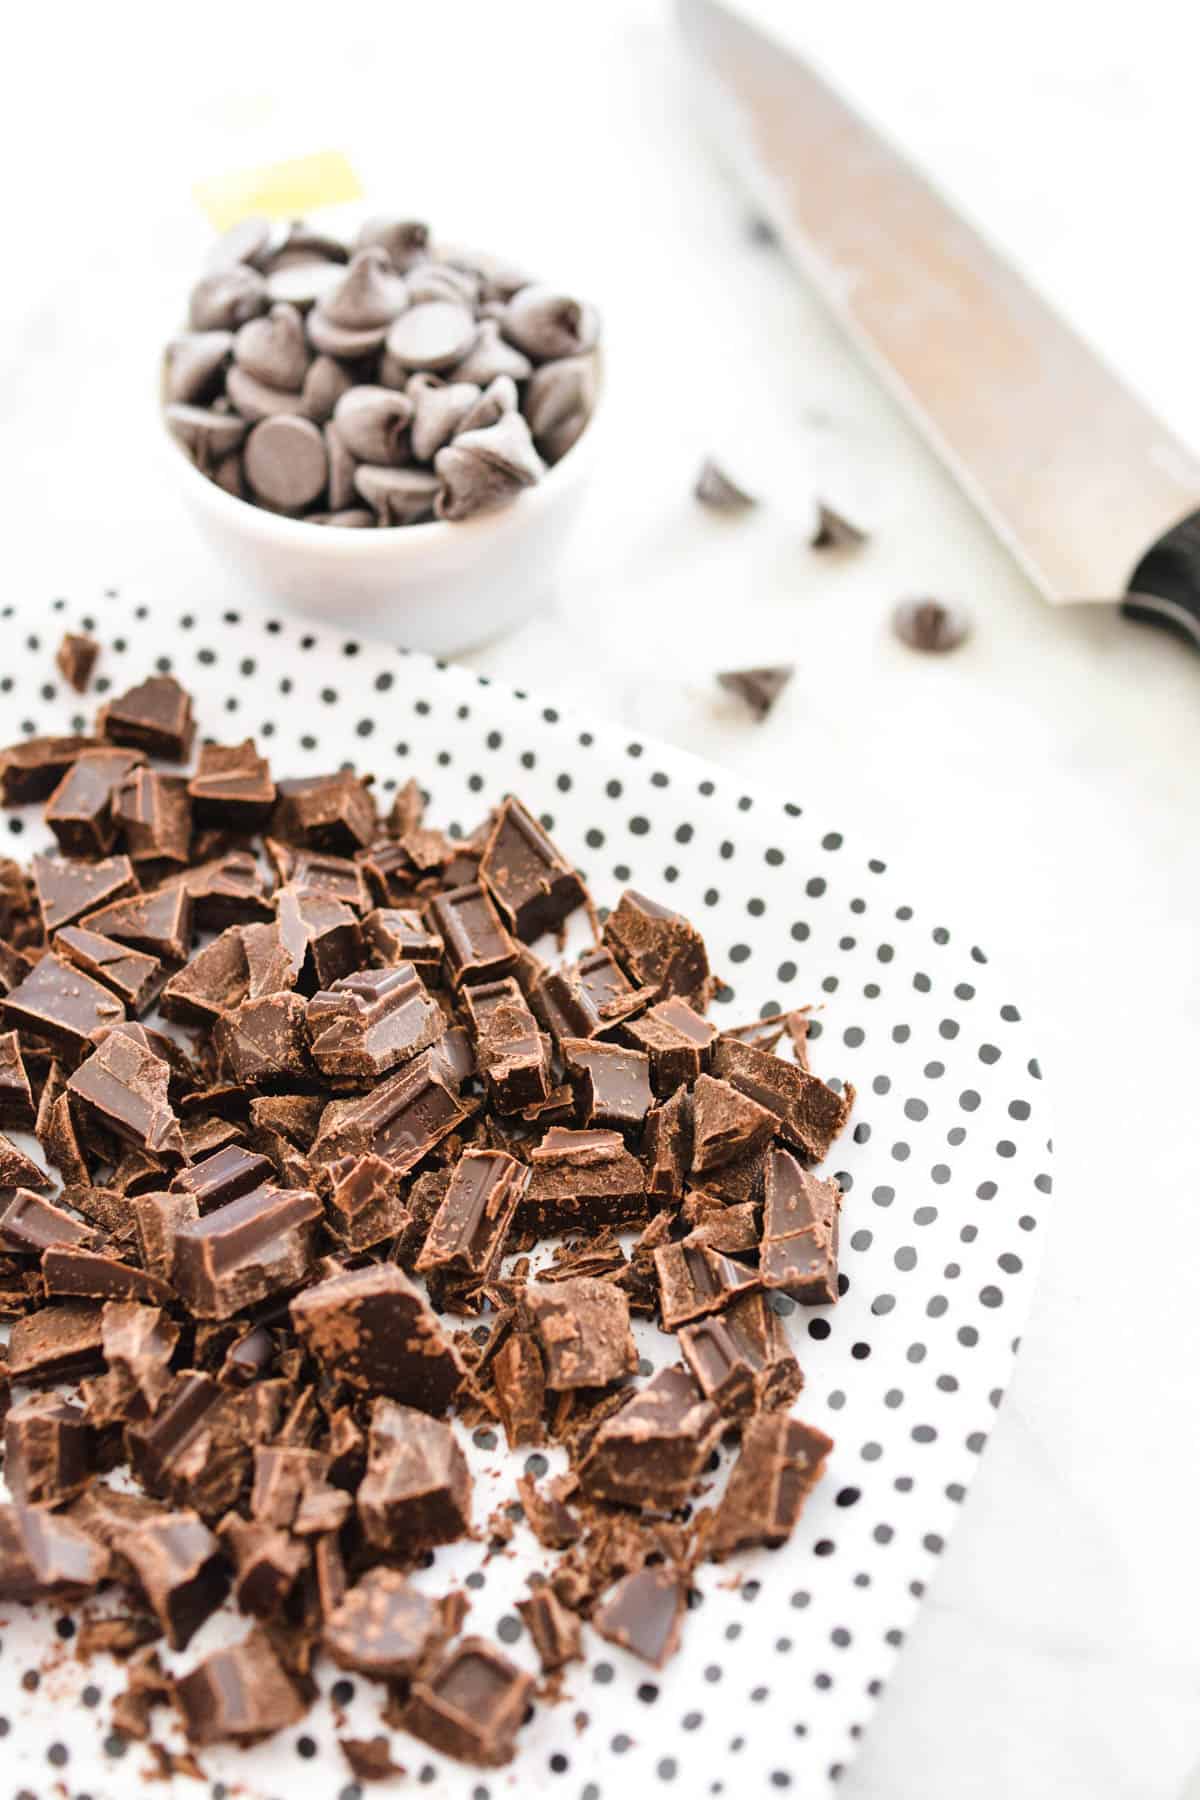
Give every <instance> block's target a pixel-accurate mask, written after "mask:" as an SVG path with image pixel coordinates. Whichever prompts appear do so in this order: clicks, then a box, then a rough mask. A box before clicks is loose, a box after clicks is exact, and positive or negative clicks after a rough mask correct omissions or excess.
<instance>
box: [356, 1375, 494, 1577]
mask: <svg viewBox="0 0 1200 1800" xmlns="http://www.w3.org/2000/svg"><path fill="white" fill-rule="evenodd" d="M358 1515H359V1520H360V1522H361V1524H362V1529H363V1532H364V1534H365V1536H366V1539H367V1542H368V1543H370V1544H373V1545H374V1546H375V1548H376V1549H379V1550H386V1551H387V1552H389V1554H391V1555H393V1556H401V1557H406V1558H408V1557H416V1556H419V1555H420V1553H421V1552H422V1551H424V1550H427V1549H429V1548H430V1547H431V1546H433V1545H434V1544H452V1543H454V1542H455V1540H456V1539H457V1538H460V1537H462V1536H463V1535H464V1533H466V1532H468V1531H469V1530H470V1528H471V1475H470V1471H469V1469H468V1468H467V1460H466V1457H465V1456H464V1455H463V1452H462V1447H461V1446H460V1444H459V1443H458V1440H457V1438H456V1437H455V1435H454V1432H453V1430H452V1429H451V1427H450V1426H449V1425H445V1424H443V1423H442V1422H441V1420H439V1419H431V1418H430V1417H429V1415H428V1414H427V1413H425V1412H420V1411H418V1410H417V1409H416V1408H414V1407H412V1406H399V1405H397V1403H396V1402H395V1401H394V1400H376V1402H375V1404H374V1406H373V1407H372V1409H371V1435H370V1440H369V1447H368V1452H367V1472H366V1475H365V1476H364V1477H363V1480H362V1482H361V1484H360V1486H359V1490H358Z"/></svg>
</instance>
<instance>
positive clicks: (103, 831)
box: [45, 750, 140, 857]
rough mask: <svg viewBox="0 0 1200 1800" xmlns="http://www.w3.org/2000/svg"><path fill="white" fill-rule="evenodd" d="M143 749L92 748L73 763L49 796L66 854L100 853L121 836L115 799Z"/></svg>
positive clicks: (51, 818) (49, 820)
mask: <svg viewBox="0 0 1200 1800" xmlns="http://www.w3.org/2000/svg"><path fill="white" fill-rule="evenodd" d="M139 760H140V757H139V753H138V752H137V751H131V750H88V751H85V753H84V754H83V755H82V756H81V757H80V758H79V760H78V761H77V762H74V763H72V764H71V767H70V768H69V769H68V770H67V772H66V774H65V775H64V776H63V778H62V780H61V781H60V782H59V784H58V786H57V787H56V788H55V790H54V792H53V793H52V794H51V796H50V798H49V800H47V802H46V812H45V820H46V824H47V825H48V826H49V827H50V829H51V831H52V832H53V833H54V835H55V837H56V838H57V839H58V847H59V849H60V850H61V851H62V853H63V855H64V856H84V857H100V856H105V855H106V854H107V853H108V851H110V850H111V849H112V847H113V845H114V844H115V843H116V840H117V822H116V820H115V818H114V816H113V801H114V798H115V796H116V793H117V790H118V788H119V787H120V786H121V783H122V782H123V781H124V780H125V778H126V777H127V775H128V774H129V772H130V770H131V769H132V768H133V766H134V764H135V763H137V762H138V761H139Z"/></svg>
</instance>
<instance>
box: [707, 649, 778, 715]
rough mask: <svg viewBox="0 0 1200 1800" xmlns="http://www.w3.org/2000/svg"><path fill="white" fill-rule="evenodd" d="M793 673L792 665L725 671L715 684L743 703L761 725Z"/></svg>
mask: <svg viewBox="0 0 1200 1800" xmlns="http://www.w3.org/2000/svg"><path fill="white" fill-rule="evenodd" d="M795 673H796V669H795V664H794V663H780V664H779V665H778V666H777V667H776V668H771V669H725V670H724V671H723V672H722V673H721V674H720V675H718V676H717V682H718V685H719V686H721V687H723V688H724V689H725V691H726V692H727V693H729V694H736V695H737V697H738V699H739V700H742V701H744V702H745V704H746V705H747V706H748V707H749V709H750V711H751V712H752V713H753V714H754V717H755V718H756V719H757V720H758V721H759V723H760V724H761V723H762V721H763V720H764V719H765V718H766V716H767V714H768V713H769V712H770V710H771V708H772V707H773V706H774V704H775V702H776V701H777V700H778V698H779V696H780V694H782V692H783V690H784V688H785V687H786V686H787V684H788V682H789V681H790V680H791V679H792V676H793V675H794V674H795Z"/></svg>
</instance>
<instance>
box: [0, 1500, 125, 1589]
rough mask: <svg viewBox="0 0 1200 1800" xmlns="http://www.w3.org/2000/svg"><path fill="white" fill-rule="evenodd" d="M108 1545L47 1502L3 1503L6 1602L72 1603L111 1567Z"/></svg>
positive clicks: (1, 1582) (0, 1531) (0, 1544)
mask: <svg viewBox="0 0 1200 1800" xmlns="http://www.w3.org/2000/svg"><path fill="white" fill-rule="evenodd" d="M110 1568H111V1563H110V1559H109V1555H108V1552H107V1551H106V1550H105V1549H104V1547H103V1545H101V1544H98V1543H97V1542H96V1541H95V1539H94V1538H92V1537H91V1536H89V1534H88V1533H87V1532H86V1531H84V1530H82V1529H81V1527H80V1526H78V1525H76V1524H75V1523H74V1521H73V1520H71V1519H67V1518H64V1517H63V1516H62V1515H61V1514H59V1513H53V1512H51V1511H50V1510H49V1509H48V1508H47V1507H44V1506H20V1505H18V1506H3V1505H0V1600H23V1601H26V1602H29V1601H32V1600H49V1599H55V1600H59V1601H70V1600H78V1599H82V1598H83V1597H84V1596H85V1595H87V1594H91V1593H94V1592H95V1590H96V1589H97V1588H98V1587H99V1586H100V1584H101V1582H102V1581H104V1580H105V1579H106V1578H107V1576H108V1574H109V1571H110Z"/></svg>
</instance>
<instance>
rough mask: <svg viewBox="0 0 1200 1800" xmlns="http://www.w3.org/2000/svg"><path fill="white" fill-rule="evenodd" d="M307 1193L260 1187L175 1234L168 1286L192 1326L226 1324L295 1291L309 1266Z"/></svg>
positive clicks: (313, 1202)
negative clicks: (175, 1292) (186, 1311)
mask: <svg viewBox="0 0 1200 1800" xmlns="http://www.w3.org/2000/svg"><path fill="white" fill-rule="evenodd" d="M320 1216H321V1204H320V1201H319V1200H318V1199H317V1197H316V1195H315V1194H312V1193H309V1192H307V1191H306V1190H304V1189H296V1188H290V1189H283V1188H275V1187H271V1186H268V1185H264V1186H263V1187H260V1188H256V1189H254V1190H253V1192H251V1193H249V1194H243V1195H242V1196H241V1197H240V1198H239V1199H237V1200H230V1201H228V1202H226V1204H225V1205H224V1206H219V1207H217V1208H216V1209H215V1210H214V1211H213V1212H210V1213H209V1214H207V1216H206V1217H204V1218H201V1219H197V1220H195V1221H194V1222H191V1223H188V1224H184V1225H181V1226H180V1227H179V1229H178V1230H177V1231H176V1233H175V1255H174V1261H173V1263H172V1280H173V1281H174V1284H175V1286H176V1288H177V1289H178V1291H179V1293H180V1294H181V1295H182V1296H183V1298H184V1299H185V1300H186V1302H187V1305H188V1307H189V1308H190V1310H191V1311H192V1313H193V1314H194V1315H195V1316H196V1317H197V1318H200V1319H227V1318H230V1317H231V1316H232V1315H233V1314H234V1313H235V1312H240V1311H241V1310H242V1309H243V1308H244V1307H247V1306H253V1305H254V1304H255V1303H256V1302H257V1301H259V1300H265V1299H266V1298H267V1297H268V1295H270V1294H277V1293H281V1292H284V1291H286V1290H287V1289H288V1288H293V1287H297V1286H299V1284H300V1282H302V1281H303V1280H304V1278H305V1276H306V1275H307V1273H308V1271H309V1268H310V1267H311V1264H312V1254H313V1238H314V1226H315V1225H316V1222H317V1220H318V1219H319V1218H320Z"/></svg>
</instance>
